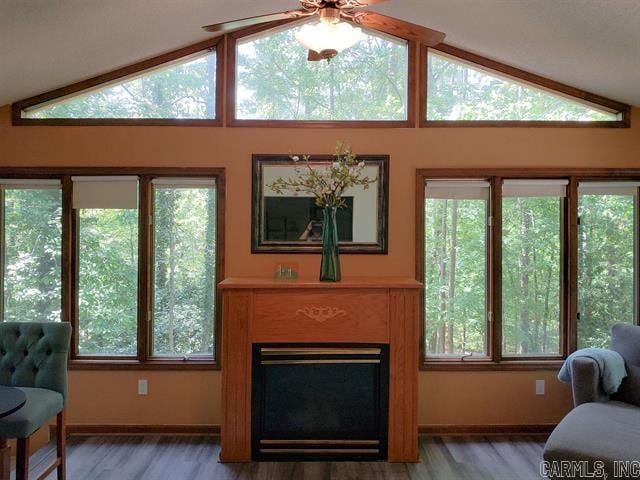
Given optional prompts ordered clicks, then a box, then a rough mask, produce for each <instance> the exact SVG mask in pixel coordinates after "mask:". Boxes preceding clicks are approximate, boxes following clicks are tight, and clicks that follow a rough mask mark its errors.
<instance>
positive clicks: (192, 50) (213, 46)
mask: <svg viewBox="0 0 640 480" xmlns="http://www.w3.org/2000/svg"><path fill="white" fill-rule="evenodd" d="M222 38H223V37H216V38H212V39H208V40H205V41H202V42H198V43H195V44H193V45H189V46H187V47H183V48H180V49H177V50H173V51H171V52H168V53H164V54H162V55H158V56H156V57H153V58H149V59H147V60H143V61H141V62H136V63H134V64H131V65H128V66H125V67H122V68H118V69H117V70H113V71H111V72H108V73H104V74H102V75H98V76H95V77H92V78H89V79H87V80H82V81H80V82H76V83H73V84H71V85H67V86H65V87H62V88H57V89H55V90H51V91H49V92H46V93H42V94H40V95H36V96H34V97H29V98H26V99H24V100H20V101H18V102H15V103H13V104H12V105H11V118H12V124H13V125H17V126H28V125H40V126H42V125H45V126H58V125H71V126H196V127H200V126H208V127H220V126H222V123H223V121H222V116H223V107H224V105H223V102H222V98H223V91H224V85H223V80H224V75H223V72H224V59H225V54H224V42H222ZM207 50H215V52H216V91H215V92H214V96H215V118H213V119H209V118H207V119H196V118H25V117H23V116H22V113H23V111H24V110H25V109H27V108H29V107H32V106H34V105H39V104H41V103H45V102H50V101H53V100H56V99H58V98H62V97H66V96H69V95H73V94H75V93H81V92H82V91H84V90H87V89H90V88H95V87H99V86H100V85H104V84H108V83H111V82H113V81H116V80H118V79H121V78H126V77H128V76H130V75H134V74H136V73H139V72H143V71H145V70H149V69H152V68H154V67H158V66H161V65H163V64H165V63H169V62H173V61H176V60H179V59H181V58H185V57H188V56H190V55H193V54H196V53H198V52H204V51H207Z"/></svg>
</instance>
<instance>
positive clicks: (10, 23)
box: [0, 0, 640, 106]
mask: <svg viewBox="0 0 640 480" xmlns="http://www.w3.org/2000/svg"><path fill="white" fill-rule="evenodd" d="M297 7H298V2H297V1H296V0H179V1H178V0H19V1H18V0H8V1H2V2H0V105H4V104H7V103H11V102H14V101H16V100H20V99H22V98H25V97H29V96H32V95H35V94H38V93H42V92H44V91H47V90H51V89H53V88H57V87H60V86H64V85H67V84H69V83H73V82H76V81H79V80H82V79H85V78H88V77H92V76H94V75H97V74H99V73H103V72H106V71H109V70H113V69H114V68H117V67H120V66H124V65H127V64H129V63H133V62H135V61H138V60H141V59H144V58H147V57H150V56H154V55H157V54H159V53H163V52H166V51H169V50H173V49H175V48H178V47H181V46H184V45H188V44H190V43H194V42H197V41H199V40H202V39H205V38H207V37H208V36H209V35H210V34H207V33H206V32H204V31H202V30H201V29H200V27H201V26H202V25H205V24H211V23H216V22H221V21H226V20H232V19H237V18H243V17H249V16H254V15H260V14H266V13H272V12H277V11H281V10H289V9H295V8H297ZM373 9H375V10H377V11H379V12H381V13H384V14H386V15H390V16H394V17H397V18H400V19H403V20H408V21H411V22H414V23H419V24H422V25H425V26H427V27H431V28H435V29H437V30H441V31H443V32H446V33H447V39H446V42H448V43H450V44H452V45H455V46H458V47H461V48H464V49H466V50H470V51H473V52H476V53H480V54H482V55H484V56H487V57H490V58H493V59H496V60H499V61H502V62H504V63H508V64H511V65H514V66H517V67H520V68H523V69H525V70H529V71H531V72H534V73H537V74H540V75H543V76H546V77H549V78H552V79H554V80H557V81H560V82H564V83H567V84H569V85H572V86H575V87H578V88H581V89H584V90H587V91H590V92H593V93H597V94H600V95H603V96H606V97H610V98H612V99H614V100H619V101H622V102H626V103H630V104H632V105H637V106H640V28H639V25H640V2H639V1H637V0H561V1H558V0H389V1H388V2H386V3H383V4H380V5H378V6H376V7H375V8H373Z"/></svg>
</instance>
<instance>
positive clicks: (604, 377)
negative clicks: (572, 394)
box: [558, 348, 627, 395]
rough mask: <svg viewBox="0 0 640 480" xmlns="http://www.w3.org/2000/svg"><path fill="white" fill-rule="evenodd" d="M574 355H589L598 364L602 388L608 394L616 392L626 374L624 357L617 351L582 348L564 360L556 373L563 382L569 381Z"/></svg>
mask: <svg viewBox="0 0 640 480" xmlns="http://www.w3.org/2000/svg"><path fill="white" fill-rule="evenodd" d="M576 357H589V358H592V359H593V360H594V361H595V362H596V363H597V364H598V368H599V370H600V383H601V384H602V389H603V390H604V392H605V393H606V394H608V395H611V394H612V393H615V392H617V391H618V388H619V387H620V384H621V383H622V380H623V379H624V377H626V376H627V369H626V368H625V366H624V359H623V358H622V356H621V355H620V354H619V353H618V352H615V351H613V350H607V349H605V348H583V349H582V350H578V351H576V352H573V353H572V354H571V355H569V357H568V358H567V359H566V360H565V362H564V365H562V368H561V369H560V373H558V380H560V381H561V382H564V383H571V362H572V361H573V359H574V358H576Z"/></svg>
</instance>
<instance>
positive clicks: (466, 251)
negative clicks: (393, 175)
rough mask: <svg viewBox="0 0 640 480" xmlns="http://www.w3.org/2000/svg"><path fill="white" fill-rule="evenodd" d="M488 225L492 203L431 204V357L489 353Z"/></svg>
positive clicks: (427, 204)
mask: <svg viewBox="0 0 640 480" xmlns="http://www.w3.org/2000/svg"><path fill="white" fill-rule="evenodd" d="M487 191H488V189H487ZM486 224H487V201H486V200H477V199H442V198H427V199H426V200H425V232H424V235H425V237H424V238H425V265H424V266H425V279H424V280H425V320H426V327H425V329H426V330H425V331H426V334H425V351H426V352H427V355H438V356H444V355H456V356H460V355H467V354H472V353H475V354H482V355H486V353H487V318H486V312H487V306H486V300H487V287H486V285H487V263H486V262H487V260H486V258H487V256H486V252H487V232H486Z"/></svg>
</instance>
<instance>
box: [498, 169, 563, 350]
mask: <svg viewBox="0 0 640 480" xmlns="http://www.w3.org/2000/svg"><path fill="white" fill-rule="evenodd" d="M567 183H568V182H567V181H566V180H505V182H504V185H503V189H502V195H503V199H502V353H503V355H522V356H527V355H554V354H558V352H559V351H560V308H561V298H560V285H561V276H560V267H561V259H562V258H561V252H562V247H561V245H562V227H561V215H562V206H563V202H564V197H565V196H566V185H567Z"/></svg>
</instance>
